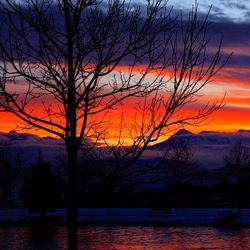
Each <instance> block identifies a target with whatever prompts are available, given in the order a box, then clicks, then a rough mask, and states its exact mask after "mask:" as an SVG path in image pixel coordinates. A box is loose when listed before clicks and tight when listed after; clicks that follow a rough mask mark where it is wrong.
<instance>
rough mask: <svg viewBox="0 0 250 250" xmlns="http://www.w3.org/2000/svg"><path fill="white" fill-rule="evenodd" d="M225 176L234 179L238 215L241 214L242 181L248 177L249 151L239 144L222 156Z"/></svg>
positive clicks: (249, 174) (249, 168) (249, 166)
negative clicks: (235, 182)
mask: <svg viewBox="0 0 250 250" xmlns="http://www.w3.org/2000/svg"><path fill="white" fill-rule="evenodd" d="M224 161H225V164H226V170H227V176H228V177H236V181H237V187H236V189H237V190H236V195H237V198H236V199H237V206H238V211H237V212H238V215H240V214H241V207H242V198H241V196H242V187H241V185H242V179H244V178H245V177H249V176H250V172H249V170H250V150H249V148H247V147H246V146H245V145H243V144H242V143H241V142H239V143H236V144H234V145H233V146H232V148H231V149H230V151H229V153H228V154H226V155H225V156H224Z"/></svg>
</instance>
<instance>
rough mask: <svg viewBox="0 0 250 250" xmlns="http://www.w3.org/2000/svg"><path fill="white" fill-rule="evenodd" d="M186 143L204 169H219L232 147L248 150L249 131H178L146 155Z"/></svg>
mask: <svg viewBox="0 0 250 250" xmlns="http://www.w3.org/2000/svg"><path fill="white" fill-rule="evenodd" d="M182 143H187V144H188V147H189V149H190V150H192V152H193V154H194V158H195V159H196V160H198V161H199V162H200V163H201V164H202V165H203V166H204V167H206V168H210V169H212V168H220V167H223V166H224V160H223V159H224V156H225V155H226V154H228V153H229V152H230V149H231V148H232V146H233V145H235V144H237V143H241V144H243V145H244V146H245V147H249V148H250V131H247V130H239V131H238V132H237V133H223V132H214V131H202V132H200V133H199V134H193V133H191V132H189V131H187V130H180V131H178V132H177V133H176V134H174V135H173V136H171V137H170V138H169V139H167V140H166V141H164V142H161V143H158V144H155V145H154V146H151V147H150V148H149V152H148V154H151V155H152V154H153V152H155V154H156V155H157V154H160V152H161V151H165V150H168V149H169V148H171V147H172V146H178V145H180V144H182Z"/></svg>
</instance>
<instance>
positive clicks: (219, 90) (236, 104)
mask: <svg viewBox="0 0 250 250" xmlns="http://www.w3.org/2000/svg"><path fill="white" fill-rule="evenodd" d="M141 2H143V1H141ZM184 2H185V4H184ZM193 3H194V1H191V0H188V1H181V0H176V1H175V0H170V1H169V5H170V6H171V5H173V6H174V9H175V10H179V9H182V10H183V12H185V11H188V10H190V9H191V8H192V4H193ZM210 5H212V6H213V7H212V10H211V13H210V18H209V21H210V28H209V35H208V36H209V37H211V43H210V47H209V50H211V51H213V49H214V50H215V49H216V47H213V46H214V44H215V43H213V41H214V40H216V39H218V38H219V37H220V36H221V35H223V45H222V48H223V52H224V53H225V54H230V53H233V56H232V57H231V59H230V61H229V62H228V63H227V65H226V66H225V67H224V68H223V69H222V70H221V71H220V72H219V73H218V74H217V76H216V77H215V78H214V79H213V82H212V83H211V84H209V85H208V86H206V88H205V89H204V90H203V91H202V93H203V94H204V97H203V101H204V102H206V101H210V100H212V101H213V100H219V99H220V98H222V97H223V95H224V94H225V93H226V98H225V106H224V107H223V108H222V109H221V110H219V111H217V112H216V113H215V114H213V115H212V116H211V117H210V119H209V120H210V122H209V123H208V124H205V125H204V126H202V127H191V128H188V129H190V130H191V131H193V132H199V131H202V130H215V131H237V130H238V129H250V85H249V84H250V2H249V3H248V2H247V1H235V0H234V1H230V0H229V1H227V0H213V1H208V0H206V1H200V3H199V11H200V14H201V15H202V14H203V13H206V12H207V11H208V9H209V6H210ZM125 66H126V65H125ZM19 87H20V88H21V87H22V83H20V86H18V83H16V86H15V88H17V89H18V88H19ZM130 105H131V107H132V106H133V105H132V103H130ZM128 106H129V105H128ZM128 106H127V107H128ZM198 106H199V103H197V107H198ZM119 117H120V114H119V112H114V114H113V119H114V120H116V119H118V118H119ZM18 123H19V121H18V120H17V119H16V118H15V117H13V116H12V115H10V114H6V113H1V116H0V131H4V132H7V131H10V130H13V129H16V128H17V125H18ZM28 132H33V133H34V132H35V133H38V134H39V135H45V134H46V133H44V132H42V131H33V130H32V131H28ZM46 135H47V134H46Z"/></svg>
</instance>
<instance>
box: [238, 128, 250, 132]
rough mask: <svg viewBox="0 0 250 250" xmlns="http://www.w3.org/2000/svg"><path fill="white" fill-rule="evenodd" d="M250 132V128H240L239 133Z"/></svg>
mask: <svg viewBox="0 0 250 250" xmlns="http://www.w3.org/2000/svg"><path fill="white" fill-rule="evenodd" d="M244 132H245V133H250V130H249V129H239V130H238V132H237V133H244Z"/></svg>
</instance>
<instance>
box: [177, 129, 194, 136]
mask: <svg viewBox="0 0 250 250" xmlns="http://www.w3.org/2000/svg"><path fill="white" fill-rule="evenodd" d="M179 135H193V133H192V132H190V131H188V130H186V129H180V130H179V131H177V132H176V133H175V134H174V136H179Z"/></svg>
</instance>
